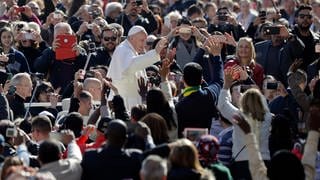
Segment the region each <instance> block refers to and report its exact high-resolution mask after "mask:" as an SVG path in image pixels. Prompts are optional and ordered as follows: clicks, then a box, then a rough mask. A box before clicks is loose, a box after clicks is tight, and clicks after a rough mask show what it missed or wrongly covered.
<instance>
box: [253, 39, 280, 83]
mask: <svg viewBox="0 0 320 180" xmlns="http://www.w3.org/2000/svg"><path fill="white" fill-rule="evenodd" d="M271 46H272V42H271V40H267V41H262V42H258V43H256V44H255V50H256V62H257V63H259V64H261V66H262V67H263V69H264V74H265V75H272V76H274V77H275V78H276V79H278V80H279V79H280V77H281V74H280V59H279V55H280V48H279V54H278V59H274V60H273V63H272V64H273V65H272V67H267V61H268V56H269V53H270V52H269V49H270V47H271ZM274 68H276V69H277V70H272V71H271V70H270V69H274ZM267 71H269V72H267ZM270 71H271V72H270ZM275 72H276V73H275Z"/></svg>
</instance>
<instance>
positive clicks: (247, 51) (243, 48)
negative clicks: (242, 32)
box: [237, 40, 252, 60]
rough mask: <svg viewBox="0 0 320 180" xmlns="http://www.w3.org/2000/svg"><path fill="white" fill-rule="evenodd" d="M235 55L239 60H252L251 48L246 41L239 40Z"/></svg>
mask: <svg viewBox="0 0 320 180" xmlns="http://www.w3.org/2000/svg"><path fill="white" fill-rule="evenodd" d="M237 55H238V57H239V58H240V59H249V60H251V58H252V48H251V45H250V43H249V42H247V41H246V40H240V41H239V43H238V47H237Z"/></svg>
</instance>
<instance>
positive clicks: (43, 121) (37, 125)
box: [31, 116, 52, 133]
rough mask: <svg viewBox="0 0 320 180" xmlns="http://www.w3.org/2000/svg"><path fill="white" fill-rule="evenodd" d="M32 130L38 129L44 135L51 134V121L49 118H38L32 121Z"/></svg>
mask: <svg viewBox="0 0 320 180" xmlns="http://www.w3.org/2000/svg"><path fill="white" fill-rule="evenodd" d="M31 126H32V129H37V130H38V131H40V132H43V133H49V132H51V130H52V124H51V120H50V119H49V117H47V116H36V117H34V118H33V119H32V123H31Z"/></svg>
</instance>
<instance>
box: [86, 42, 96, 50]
mask: <svg viewBox="0 0 320 180" xmlns="http://www.w3.org/2000/svg"><path fill="white" fill-rule="evenodd" d="M88 50H89V52H94V51H96V44H95V43H94V42H89V44H88Z"/></svg>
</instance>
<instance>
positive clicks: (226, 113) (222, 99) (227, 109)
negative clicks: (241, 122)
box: [217, 70, 239, 122]
mask: <svg viewBox="0 0 320 180" xmlns="http://www.w3.org/2000/svg"><path fill="white" fill-rule="evenodd" d="M224 77H225V78H224V79H225V81H224V85H223V89H222V90H221V92H220V95H219V100H218V106H217V107H218V109H219V111H220V112H221V114H222V116H223V117H225V118H226V119H228V120H230V121H231V120H232V117H233V115H234V114H235V113H237V112H238V111H239V109H238V108H237V107H235V106H234V105H233V104H231V94H230V87H231V84H232V81H233V79H232V74H231V71H228V70H226V71H225V74H224ZM231 122H233V121H231Z"/></svg>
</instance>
